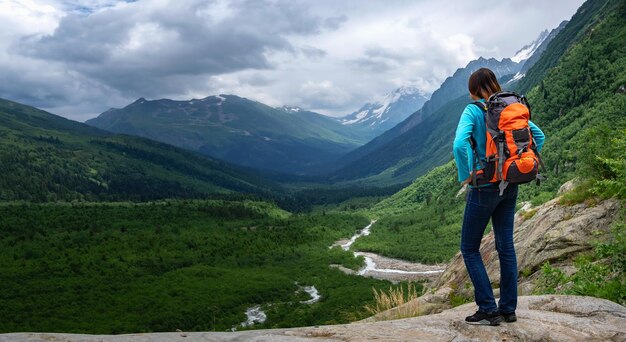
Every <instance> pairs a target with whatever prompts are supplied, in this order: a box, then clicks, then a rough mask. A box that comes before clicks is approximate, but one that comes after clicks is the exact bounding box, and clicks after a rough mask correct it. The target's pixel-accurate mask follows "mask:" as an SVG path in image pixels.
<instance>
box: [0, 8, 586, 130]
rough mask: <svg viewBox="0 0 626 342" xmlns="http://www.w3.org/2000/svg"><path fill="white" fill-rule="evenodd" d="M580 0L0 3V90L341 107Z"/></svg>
mask: <svg viewBox="0 0 626 342" xmlns="http://www.w3.org/2000/svg"><path fill="white" fill-rule="evenodd" d="M582 2H583V0H554V1H545V0H526V1H502V0H478V1H462V0H454V1H451V0H450V1H421V0H410V1H408V0H384V1H382V0H341V1H339V0H307V1H298V0H241V1H238V0H203V1H196V0H139V1H120V0H93V1H88V0H0V97H2V98H7V99H10V100H14V101H18V102H22V103H26V104H29V105H33V106H36V107H39V108H43V109H46V110H48V111H51V112H53V113H55V114H59V115H63V116H65V117H68V118H71V119H75V120H79V121H84V120H86V119H89V118H91V117H94V116H96V115H98V114H99V113H101V112H103V111H105V110H107V109H108V108H111V107H123V106H125V105H127V104H129V103H130V102H132V101H134V100H135V99H137V98H139V97H145V98H147V99H159V98H171V99H179V100H182V99H191V98H203V97H206V96H208V95H215V94H236V95H239V96H244V97H247V98H251V99H254V100H258V101H261V102H264V103H266V104H269V105H272V106H279V105H294V106H301V107H304V108H307V109H312V110H315V111H318V112H321V113H324V114H328V115H333V116H339V115H346V114H349V113H350V112H352V111H354V110H356V109H358V107H360V106H361V105H363V104H364V103H365V102H368V101H371V100H372V99H375V98H377V97H380V96H382V95H384V94H385V93H387V92H390V91H392V90H393V89H395V88H397V87H399V86H403V85H416V86H418V87H420V88H421V89H424V90H425V91H433V90H435V89H436V88H437V87H438V86H439V84H440V83H441V82H442V81H443V80H444V79H445V78H446V77H447V76H449V75H451V74H452V73H453V72H454V71H455V70H456V69H457V68H459V67H463V66H465V65H466V64H467V63H468V62H469V61H471V60H472V59H475V58H477V57H479V56H483V57H494V58H497V59H501V58H504V57H511V56H513V55H514V54H515V52H516V51H517V50H518V49H520V48H521V47H522V46H523V45H525V44H527V43H529V42H531V41H532V40H534V39H535V38H536V37H537V36H538V35H539V33H540V32H541V31H543V30H544V29H552V28H554V27H556V26H558V24H559V23H560V22H561V21H562V20H567V19H569V18H571V16H572V15H573V14H574V13H575V12H576V9H577V8H578V7H579V6H580V5H581V4H582Z"/></svg>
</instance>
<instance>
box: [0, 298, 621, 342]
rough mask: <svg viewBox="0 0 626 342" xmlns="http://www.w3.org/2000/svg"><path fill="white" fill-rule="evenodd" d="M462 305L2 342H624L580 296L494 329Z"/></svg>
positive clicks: (528, 305)
mask: <svg viewBox="0 0 626 342" xmlns="http://www.w3.org/2000/svg"><path fill="white" fill-rule="evenodd" d="M474 310H475V305H474V304H466V305H462V306H459V307H457V308H454V309H450V310H445V311H443V312H442V313H439V314H434V315H428V316H421V317H415V318H406V319H399V320H392V321H380V322H371V323H352V324H342V325H328V326H318V327H304V328H291V329H271V330H252V331H241V332H232V333H231V332H173V333H147V334H129V335H75V334H50V333H12V334H4V335H0V342H5V341H7V342H8V341H33V342H34V341H47V342H49V341H85V342H96V341H103V342H108V341H111V342H113V341H115V342H117V341H119V342H122V341H163V342H165V341H186V342H191V341H374V340H376V341H626V308H625V307H623V306H621V305H619V304H616V303H613V302H611V301H608V300H604V299H598V298H593V297H578V296H554V295H543V296H524V297H520V298H519V305H518V311H517V315H518V319H519V320H518V321H517V322H515V323H502V324H501V325H500V326H497V327H490V326H473V325H467V324H465V323H464V322H463V318H464V317H465V316H466V315H469V314H472V313H473V312H474Z"/></svg>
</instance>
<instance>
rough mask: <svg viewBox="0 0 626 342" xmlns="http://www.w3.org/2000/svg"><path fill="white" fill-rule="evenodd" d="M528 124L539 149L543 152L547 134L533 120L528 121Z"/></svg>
mask: <svg viewBox="0 0 626 342" xmlns="http://www.w3.org/2000/svg"><path fill="white" fill-rule="evenodd" d="M528 126H529V127H530V133H531V134H532V135H533V138H534V139H535V143H537V151H539V152H541V148H542V147H543V143H544V141H545V140H546V136H545V134H543V132H542V131H541V129H539V127H537V125H535V124H534V123H533V122H532V121H530V120H529V121H528Z"/></svg>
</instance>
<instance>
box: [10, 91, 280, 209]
mask: <svg viewBox="0 0 626 342" xmlns="http://www.w3.org/2000/svg"><path fill="white" fill-rule="evenodd" d="M0 142H1V144H0V174H1V175H2V177H0V201H9V200H32V201H55V200H66V201H69V200H151V199H158V198H171V197H178V198H192V197H203V196H206V195H208V194H233V193H238V192H243V193H250V194H256V195H267V194H270V193H271V192H277V191H278V190H277V189H279V188H278V187H277V186H276V185H273V184H271V183H269V182H267V181H264V180H261V179H259V178H258V177H257V176H255V175H252V174H249V173H247V172H246V171H244V170H242V169H240V168H237V167H233V166H231V165H228V164H227V163H225V162H222V161H218V160H213V159H210V158H207V157H204V156H201V155H198V154H196V153H192V152H188V151H185V150H182V149H179V148H175V147H172V146H168V145H165V144H162V143H157V142H154V141H150V140H147V139H143V138H137V137H130V136H121V135H114V134H111V133H108V132H105V131H102V130H100V129H97V128H93V127H90V126H88V125H85V124H82V123H78V122H74V121H71V120H67V119H64V118H62V117H59V116H56V115H53V114H50V113H47V112H44V111H41V110H38V109H36V108H33V107H30V106H26V105H22V104H19V103H16V102H12V101H8V100H3V99H0Z"/></svg>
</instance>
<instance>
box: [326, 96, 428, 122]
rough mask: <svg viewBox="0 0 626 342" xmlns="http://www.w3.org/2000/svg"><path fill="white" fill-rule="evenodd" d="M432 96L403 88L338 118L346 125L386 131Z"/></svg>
mask: <svg viewBox="0 0 626 342" xmlns="http://www.w3.org/2000/svg"><path fill="white" fill-rule="evenodd" d="M429 97H430V94H428V93H426V92H424V91H423V90H421V89H419V88H417V87H414V86H403V87H400V88H398V89H395V90H394V91H392V92H390V93H388V94H386V95H385V96H383V97H381V98H379V99H377V100H375V101H374V102H369V103H366V104H365V105H363V107H361V108H360V109H359V110H357V111H356V112H354V113H352V114H350V115H347V116H344V117H341V118H338V120H339V121H340V122H341V123H342V124H344V125H361V126H369V127H371V128H372V129H375V128H377V127H381V129H382V130H386V129H388V128H390V127H393V126H394V125H396V124H397V123H399V122H401V121H402V120H404V119H406V118H407V117H408V116H409V115H411V114H412V113H414V112H415V111H417V110H418V109H419V108H421V106H422V105H423V104H424V102H426V101H427V100H428V98H429Z"/></svg>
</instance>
